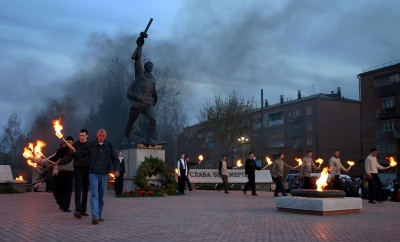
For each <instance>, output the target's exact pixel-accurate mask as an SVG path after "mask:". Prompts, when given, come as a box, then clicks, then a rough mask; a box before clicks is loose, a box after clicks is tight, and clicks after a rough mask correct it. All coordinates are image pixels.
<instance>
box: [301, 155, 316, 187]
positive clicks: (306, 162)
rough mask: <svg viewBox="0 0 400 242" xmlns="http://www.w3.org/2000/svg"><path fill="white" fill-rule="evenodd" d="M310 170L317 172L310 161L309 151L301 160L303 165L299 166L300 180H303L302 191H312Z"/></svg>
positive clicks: (311, 160)
mask: <svg viewBox="0 0 400 242" xmlns="http://www.w3.org/2000/svg"><path fill="white" fill-rule="evenodd" d="M312 168H314V169H315V170H317V171H318V170H319V169H318V167H317V166H316V165H315V164H314V161H313V159H312V152H311V150H307V151H306V156H305V157H304V158H303V163H302V164H301V166H300V178H303V179H304V187H303V188H304V189H314V184H313V183H312V181H311V173H312Z"/></svg>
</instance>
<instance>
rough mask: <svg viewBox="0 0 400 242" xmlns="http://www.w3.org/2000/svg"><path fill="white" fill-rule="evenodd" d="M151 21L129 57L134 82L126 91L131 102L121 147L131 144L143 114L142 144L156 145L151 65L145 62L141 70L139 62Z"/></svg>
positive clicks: (154, 86)
mask: <svg viewBox="0 0 400 242" xmlns="http://www.w3.org/2000/svg"><path fill="white" fill-rule="evenodd" d="M152 21H153V19H150V21H149V23H148V24H147V27H146V30H145V31H144V32H141V33H140V37H139V38H138V39H137V40H136V44H137V47H136V50H135V52H134V53H133V55H132V57H131V59H132V60H134V61H135V80H134V81H133V82H132V83H131V84H130V86H129V88H128V91H127V97H128V99H129V101H130V102H131V108H130V112H129V119H128V121H127V122H126V125H125V131H124V138H123V140H122V142H121V145H129V144H131V143H132V140H131V133H132V130H133V125H134V124H135V121H136V120H137V118H138V117H139V115H140V114H143V115H144V116H146V117H147V118H148V120H149V126H148V128H147V134H146V137H145V139H144V141H143V143H144V144H147V145H156V142H155V141H154V135H155V131H156V111H155V108H154V106H155V105H156V104H157V92H156V80H155V79H154V77H153V75H152V73H151V72H152V70H153V63H152V62H149V61H148V62H146V63H145V64H144V70H143V68H142V62H141V56H142V47H143V44H144V39H145V38H147V30H148V29H149V27H150V25H151V22H152Z"/></svg>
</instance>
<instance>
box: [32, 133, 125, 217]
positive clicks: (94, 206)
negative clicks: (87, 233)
mask: <svg viewBox="0 0 400 242" xmlns="http://www.w3.org/2000/svg"><path fill="white" fill-rule="evenodd" d="M96 135H97V139H95V140H93V141H90V142H89V141H88V140H87V138H88V131H87V130H86V129H82V130H81V131H80V132H79V141H77V142H75V143H73V139H72V137H67V139H66V140H67V142H68V143H69V144H70V147H66V148H65V149H66V150H65V149H64V148H62V149H59V151H58V152H56V154H55V155H54V156H52V157H50V158H49V160H50V161H51V162H50V161H48V160H47V159H43V160H41V161H38V163H39V165H44V164H45V165H49V166H50V165H52V166H53V168H56V167H57V168H58V174H57V178H56V182H55V183H56V184H58V187H61V189H60V190H57V192H56V194H57V195H56V199H57V202H58V203H59V205H60V209H61V208H62V210H63V211H64V212H71V210H69V204H70V200H71V194H72V184H75V212H74V216H75V217H76V218H82V216H88V215H89V214H87V213H86V209H87V197H88V190H89V183H90V209H91V214H92V223H93V224H98V222H99V221H100V222H102V221H104V218H103V217H102V211H103V207H104V195H105V192H106V189H107V181H108V174H109V171H110V170H111V163H112V164H113V166H114V177H115V178H116V179H118V176H119V171H120V164H121V161H120V159H119V158H118V156H117V153H116V150H115V149H114V146H113V145H112V144H111V143H110V142H108V141H106V137H107V131H106V130H105V129H99V130H98V131H97V134H96ZM63 154H64V155H63ZM117 184H119V183H117ZM121 189H122V188H121Z"/></svg>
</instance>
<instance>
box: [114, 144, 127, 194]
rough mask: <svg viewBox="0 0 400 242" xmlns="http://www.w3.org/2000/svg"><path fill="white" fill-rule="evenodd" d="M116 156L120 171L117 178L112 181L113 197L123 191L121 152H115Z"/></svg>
mask: <svg viewBox="0 0 400 242" xmlns="http://www.w3.org/2000/svg"><path fill="white" fill-rule="evenodd" d="M117 155H118V159H119V164H120V170H119V177H117V178H115V181H114V190H115V196H118V195H119V194H122V192H123V190H124V174H125V161H124V158H123V157H122V152H121V151H120V150H119V151H117Z"/></svg>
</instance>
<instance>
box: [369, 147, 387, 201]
mask: <svg viewBox="0 0 400 242" xmlns="http://www.w3.org/2000/svg"><path fill="white" fill-rule="evenodd" d="M377 155H378V150H377V149H375V148H372V149H371V153H370V154H369V156H367V158H366V159H365V164H364V168H365V173H366V174H367V178H368V199H369V201H368V202H369V203H375V201H378V202H382V198H381V197H382V182H381V179H380V178H379V176H378V169H381V170H387V169H389V167H390V166H388V167H383V166H381V165H379V163H378V160H377V159H376V156H377ZM374 200H375V201H374Z"/></svg>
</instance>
